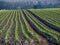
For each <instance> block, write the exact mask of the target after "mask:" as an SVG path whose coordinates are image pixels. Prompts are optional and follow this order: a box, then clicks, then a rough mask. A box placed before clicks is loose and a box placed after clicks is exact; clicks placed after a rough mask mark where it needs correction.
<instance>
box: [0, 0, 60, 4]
mask: <svg viewBox="0 0 60 45" xmlns="http://www.w3.org/2000/svg"><path fill="white" fill-rule="evenodd" d="M0 1H5V2H21V1H22V2H27V1H28V2H30V1H32V2H35V3H36V2H37V1H40V2H42V4H45V3H46V2H47V4H49V3H51V4H55V3H60V0H0Z"/></svg>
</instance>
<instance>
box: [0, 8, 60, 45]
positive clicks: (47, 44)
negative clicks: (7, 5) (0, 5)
mask: <svg viewBox="0 0 60 45" xmlns="http://www.w3.org/2000/svg"><path fill="white" fill-rule="evenodd" d="M0 45H60V8H50V9H29V10H24V9H23V10H0Z"/></svg>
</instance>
